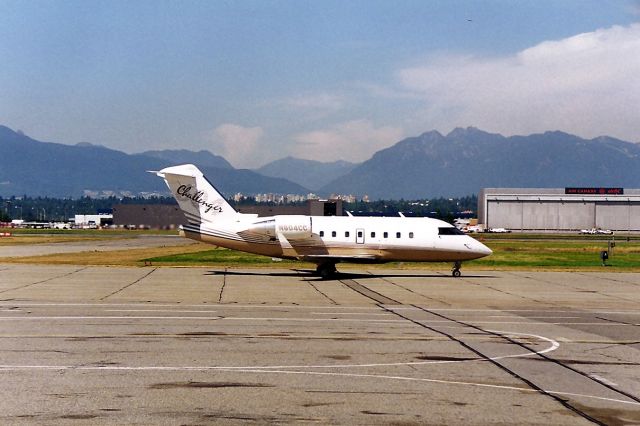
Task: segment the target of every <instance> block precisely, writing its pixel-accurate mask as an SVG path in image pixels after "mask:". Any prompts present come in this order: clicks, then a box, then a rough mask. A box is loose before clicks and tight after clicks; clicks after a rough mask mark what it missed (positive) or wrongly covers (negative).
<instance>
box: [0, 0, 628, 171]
mask: <svg viewBox="0 0 640 426" xmlns="http://www.w3.org/2000/svg"><path fill="white" fill-rule="evenodd" d="M639 76H640V3H639V2H637V1H631V0H629V1H625V0H616V1H614V0H610V1H608V0H549V1H546V0H531V1H524V0H523V1H511V0H500V1H498V0H494V1H491V0H483V1H479V0H473V1H463V0H459V1H455V0H442V1H427V0H418V1H402V0H400V1H397V0H396V1H391V0H389V1H373V0H365V1H346V0H338V1H328V0H317V1H303V0H291V1H267V0H260V1H231V0H228V1H215V0H206V1H158V0H153V1H129V0H127V1H115V0H108V1H87V0H83V1H62V0H56V1H40V0H33V1H23V0H18V1H9V0H0V124H3V125H6V126H8V127H11V128H13V129H16V130H17V129H20V130H22V131H24V132H25V133H26V134H27V135H29V136H31V137H33V138H35V139H39V140H44V141H51V142H60V143H67V144H75V143H78V142H91V143H94V144H100V145H104V146H107V147H109V148H114V149H119V150H122V151H125V152H129V153H133V152H141V151H145V150H149V149H169V148H173V149H181V148H184V149H191V150H200V149H207V150H210V151H212V152H214V153H216V154H220V155H223V156H224V157H225V158H227V159H228V160H229V161H230V162H231V163H232V164H233V165H234V166H236V167H257V166H260V165H263V164H265V163H267V162H268V161H271V160H275V159H278V158H282V157H285V156H287V155H292V156H296V157H300V158H309V159H317V160H321V161H331V160H338V159H346V160H349V161H363V160H366V159H368V158H369V157H370V156H371V155H372V154H373V153H374V152H375V151H377V150H379V149H381V148H385V147H388V146H391V145H393V144H394V143H395V142H397V141H399V140H400V139H402V138H404V137H407V136H416V135H419V134H421V133H423V132H425V131H428V130H432V129H436V130H439V131H441V132H443V133H447V132H449V131H450V130H452V129H453V128H455V127H467V126H476V127H479V128H481V129H483V130H487V131H492V132H500V133H502V134H505V135H512V134H530V133H535V132H542V131H546V130H563V131H566V132H570V133H574V134H577V135H580V136H583V137H589V138H591V137H595V136H599V135H609V136H614V137H618V138H621V139H624V140H629V141H633V142H638V141H640V77H639Z"/></svg>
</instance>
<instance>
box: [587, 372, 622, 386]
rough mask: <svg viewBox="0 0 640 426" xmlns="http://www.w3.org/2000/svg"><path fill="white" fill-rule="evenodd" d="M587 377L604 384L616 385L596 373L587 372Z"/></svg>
mask: <svg viewBox="0 0 640 426" xmlns="http://www.w3.org/2000/svg"><path fill="white" fill-rule="evenodd" d="M589 377H592V378H594V379H596V380H598V381H600V382H602V383H604V384H605V385H609V386H618V384H617V383H613V382H612V381H611V380H607V379H605V378H604V377H602V376H598V375H597V374H589Z"/></svg>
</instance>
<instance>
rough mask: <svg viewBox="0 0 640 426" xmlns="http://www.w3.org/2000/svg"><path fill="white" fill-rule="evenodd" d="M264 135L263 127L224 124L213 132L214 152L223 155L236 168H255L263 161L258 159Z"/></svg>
mask: <svg viewBox="0 0 640 426" xmlns="http://www.w3.org/2000/svg"><path fill="white" fill-rule="evenodd" d="M263 134H264V131H263V130H262V128H261V127H243V126H239V125H237V124H232V123H225V124H222V125H220V126H218V127H216V128H215V130H214V131H213V135H212V142H213V144H214V146H215V148H214V149H213V152H215V153H216V154H220V155H222V156H223V157H224V158H225V159H227V160H228V161H229V162H230V163H231V164H233V165H234V166H235V167H253V166H255V165H256V164H260V163H261V159H260V158H256V157H257V156H258V154H257V148H258V141H259V140H260V138H262V136H263Z"/></svg>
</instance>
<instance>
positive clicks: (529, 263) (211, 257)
mask: <svg viewBox="0 0 640 426" xmlns="http://www.w3.org/2000/svg"><path fill="white" fill-rule="evenodd" d="M479 239H481V240H482V242H483V243H485V244H486V245H487V246H488V247H490V248H491V249H492V250H493V254H492V255H491V256H489V257H485V258H483V259H478V260H474V261H470V262H465V263H464V266H463V268H471V269H527V270H535V269H548V270H602V269H603V266H602V262H601V260H600V252H601V251H602V250H607V248H608V245H607V242H608V240H607V239H606V238H602V237H601V238H591V237H582V236H557V235H525V236H520V235H518V236H517V237H515V236H503V235H492V236H482V237H481V238H479ZM145 261H147V262H151V263H152V264H154V265H225V266H252V265H254V266H268V265H273V266H282V267H285V266H287V267H288V266H290V265H301V263H298V262H291V261H283V262H274V261H273V260H272V259H270V258H268V257H263V256H257V255H252V254H247V253H241V252H237V251H233V250H228V249H224V248H216V249H212V250H206V251H200V252H196V253H185V254H177V255H172V256H161V257H154V258H149V259H145ZM431 265H433V266H431ZM443 265H444V264H443V263H436V264H428V263H409V262H402V263H397V262H392V263H389V264H386V265H380V266H375V267H392V268H397V267H402V268H431V267H435V268H442V267H443ZM607 265H608V266H607V268H606V269H607V271H613V270H618V271H625V272H630V271H640V240H638V239H630V240H629V241H626V239H624V241H620V240H618V241H616V247H615V248H614V249H613V251H612V252H611V256H610V258H609V260H608V261H607ZM371 266H372V265H367V267H368V268H369V267H371Z"/></svg>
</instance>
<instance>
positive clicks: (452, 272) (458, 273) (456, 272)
mask: <svg viewBox="0 0 640 426" xmlns="http://www.w3.org/2000/svg"><path fill="white" fill-rule="evenodd" d="M451 275H453V276H454V277H456V278H458V277H460V275H462V274H461V273H460V269H454V270H453V271H451Z"/></svg>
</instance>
